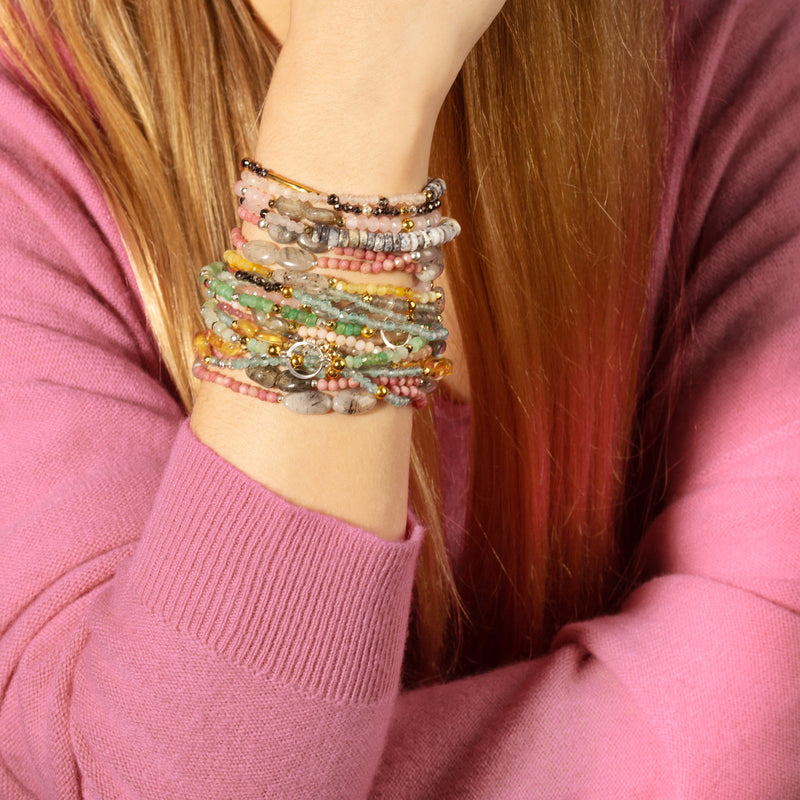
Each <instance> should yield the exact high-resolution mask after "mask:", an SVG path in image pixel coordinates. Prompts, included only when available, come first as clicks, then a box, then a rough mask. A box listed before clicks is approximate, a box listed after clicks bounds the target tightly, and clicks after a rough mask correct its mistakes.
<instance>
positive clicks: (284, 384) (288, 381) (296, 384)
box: [275, 370, 311, 392]
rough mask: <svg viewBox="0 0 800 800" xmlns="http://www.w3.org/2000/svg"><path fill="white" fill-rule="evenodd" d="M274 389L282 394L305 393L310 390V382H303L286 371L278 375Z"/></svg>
mask: <svg viewBox="0 0 800 800" xmlns="http://www.w3.org/2000/svg"><path fill="white" fill-rule="evenodd" d="M275 387H276V388H277V389H280V390H281V391H282V392H305V391H308V390H309V389H311V381H304V380H302V379H301V378H297V377H295V376H294V375H292V373H291V372H289V371H288V370H286V371H285V372H281V373H280V374H279V375H278V379H277V380H276V382H275Z"/></svg>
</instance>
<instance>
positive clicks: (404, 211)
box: [400, 206, 411, 214]
mask: <svg viewBox="0 0 800 800" xmlns="http://www.w3.org/2000/svg"><path fill="white" fill-rule="evenodd" d="M400 213H401V214H410V213H411V209H410V208H409V207H408V206H402V207H401V208H400Z"/></svg>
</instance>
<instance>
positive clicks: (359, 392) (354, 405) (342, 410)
mask: <svg viewBox="0 0 800 800" xmlns="http://www.w3.org/2000/svg"><path fill="white" fill-rule="evenodd" d="M377 402H378V401H377V399H376V398H375V395H373V394H370V393H369V392H368V391H366V389H344V390H343V391H341V392H336V394H335V395H334V396H333V410H334V411H336V412H337V413H339V414H363V413H364V412H365V411H370V410H371V409H372V408H374V407H375V404H376V403H377Z"/></svg>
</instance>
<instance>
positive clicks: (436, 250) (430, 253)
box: [419, 247, 442, 264]
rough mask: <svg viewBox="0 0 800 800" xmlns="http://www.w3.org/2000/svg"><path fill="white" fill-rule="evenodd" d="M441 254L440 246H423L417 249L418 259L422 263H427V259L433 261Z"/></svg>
mask: <svg viewBox="0 0 800 800" xmlns="http://www.w3.org/2000/svg"><path fill="white" fill-rule="evenodd" d="M441 254H442V249H441V248H440V247H423V248H422V250H420V251H419V260H420V263H422V264H427V263H428V262H429V261H435V260H436V259H438V258H439V256H441Z"/></svg>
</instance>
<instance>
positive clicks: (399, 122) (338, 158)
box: [255, 39, 438, 195]
mask: <svg viewBox="0 0 800 800" xmlns="http://www.w3.org/2000/svg"><path fill="white" fill-rule="evenodd" d="M324 60H325V59H323V58H321V56H320V55H319V54H318V53H311V54H310V53H309V49H308V47H307V46H305V47H302V48H300V47H294V46H293V45H292V43H291V39H290V41H289V42H287V45H286V47H285V48H284V50H283V52H282V53H281V56H280V58H279V59H278V63H277V65H276V69H275V73H274V76H273V79H272V83H271V85H270V89H269V92H268V94H267V98H266V101H265V105H264V112H263V115H262V121H261V128H260V132H259V138H258V144H257V147H256V153H255V155H256V158H257V159H258V160H260V161H261V162H262V163H264V164H266V165H268V166H269V167H270V168H272V169H275V170H276V171H278V172H282V173H285V174H288V175H291V176H292V177H293V178H295V179H296V180H298V181H301V182H303V183H306V184H308V185H311V186H314V187H315V188H318V189H319V190H320V191H327V190H331V191H333V190H336V191H340V192H352V193H358V194H373V193H377V194H381V195H386V194H394V193H404V192H410V191H418V190H419V189H420V188H421V186H422V185H423V184H424V182H425V178H426V177H427V173H428V160H429V155H430V147H431V139H432V136H433V129H434V126H435V124H436V115H437V113H438V102H437V103H428V102H426V101H425V99H424V94H420V95H414V94H413V93H408V92H403V91H400V90H399V89H398V87H397V86H395V85H393V82H392V81H391V80H387V81H383V80H381V79H380V78H376V79H373V80H372V81H371V82H364V81H360V80H359V78H358V73H359V71H360V68H356V67H348V68H346V69H341V70H340V69H336V68H334V67H333V66H331V65H330V63H329V64H328V65H327V66H324V65H323V61H324ZM328 60H329V61H330V59H328Z"/></svg>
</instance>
